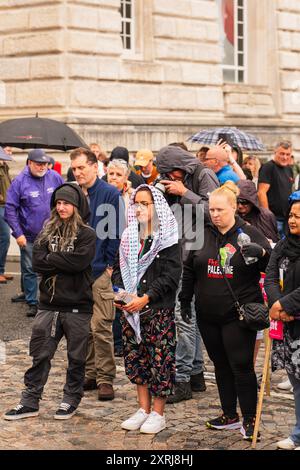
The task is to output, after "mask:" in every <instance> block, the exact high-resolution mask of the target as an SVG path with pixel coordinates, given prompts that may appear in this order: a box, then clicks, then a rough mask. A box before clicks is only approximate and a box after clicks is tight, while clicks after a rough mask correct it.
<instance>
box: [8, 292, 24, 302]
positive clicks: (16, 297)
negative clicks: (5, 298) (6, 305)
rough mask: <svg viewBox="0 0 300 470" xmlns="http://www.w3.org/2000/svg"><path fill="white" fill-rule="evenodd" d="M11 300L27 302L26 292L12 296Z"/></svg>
mask: <svg viewBox="0 0 300 470" xmlns="http://www.w3.org/2000/svg"><path fill="white" fill-rule="evenodd" d="M10 300H11V302H13V303H16V302H26V299H25V294H24V292H22V294H16V295H14V296H13V297H11V299H10Z"/></svg>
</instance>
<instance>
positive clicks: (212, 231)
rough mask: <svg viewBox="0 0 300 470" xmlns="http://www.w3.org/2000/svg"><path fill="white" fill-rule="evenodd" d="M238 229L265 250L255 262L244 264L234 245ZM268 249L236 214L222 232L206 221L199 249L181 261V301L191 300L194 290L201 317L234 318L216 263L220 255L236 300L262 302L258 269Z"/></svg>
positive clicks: (226, 319) (261, 236)
mask: <svg viewBox="0 0 300 470" xmlns="http://www.w3.org/2000/svg"><path fill="white" fill-rule="evenodd" d="M238 228H241V229H242V231H243V232H245V233H247V234H248V235H249V236H250V239H251V241H252V242H255V243H258V244H259V245H260V246H262V247H263V248H264V249H265V250H266V255H265V256H264V257H263V258H261V259H260V260H259V261H258V262H257V263H253V264H250V265H247V264H245V261H244V259H243V257H242V255H241V252H240V247H239V246H238V244H237V237H238V232H237V229H238ZM220 249H221V250H220ZM270 252H271V247H270V245H269V243H268V241H267V239H266V238H265V237H264V236H263V235H262V234H261V233H260V232H259V231H258V230H257V229H256V228H255V227H252V226H251V225H248V224H246V223H245V222H244V221H243V220H242V219H240V218H239V217H237V218H236V223H235V225H234V226H233V227H232V228H231V229H230V230H229V231H228V232H227V233H226V234H224V235H222V234H221V233H220V232H219V231H218V230H217V229H216V227H214V226H213V225H212V224H211V223H208V224H207V225H206V226H205V228H204V244H203V247H202V249H201V250H197V251H191V252H190V253H189V256H188V258H187V260H186V262H185V263H184V270H183V281H182V291H181V293H180V296H179V298H180V301H181V302H182V303H185V302H190V301H191V300H192V297H193V294H194V293H195V307H196V313H197V317H198V318H199V319H200V320H206V321H210V322H220V323H227V322H229V321H232V320H234V319H237V318H238V316H237V313H236V310H235V308H234V300H233V298H232V295H231V293H230V291H229V289H228V287H227V284H226V282H225V281H224V279H223V275H222V271H221V268H220V267H219V266H218V260H219V257H220V255H221V259H222V261H220V262H221V264H222V267H223V266H225V272H226V277H227V279H228V280H229V282H230V285H231V287H232V289H233V291H234V293H235V295H236V297H237V298H238V300H239V302H240V303H241V304H244V303H246V302H259V303H263V298H262V293H261V289H260V286H259V280H260V272H261V271H264V270H265V268H266V265H267V263H268V260H269V255H270Z"/></svg>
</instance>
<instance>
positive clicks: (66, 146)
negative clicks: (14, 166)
mask: <svg viewBox="0 0 300 470" xmlns="http://www.w3.org/2000/svg"><path fill="white" fill-rule="evenodd" d="M0 145H2V146H11V147H17V148H21V149H26V148H50V149H56V150H63V151H67V150H72V149H75V148H77V147H85V148H88V146H87V144H86V143H85V142H84V140H83V139H82V138H81V137H79V135H78V134H77V133H76V132H75V131H73V129H71V128H70V127H69V126H67V125H66V124H65V123H63V122H60V121H55V120H54V119H46V118H40V117H38V116H36V117H32V118H19V119H9V120H7V121H3V122H2V123H1V124H0Z"/></svg>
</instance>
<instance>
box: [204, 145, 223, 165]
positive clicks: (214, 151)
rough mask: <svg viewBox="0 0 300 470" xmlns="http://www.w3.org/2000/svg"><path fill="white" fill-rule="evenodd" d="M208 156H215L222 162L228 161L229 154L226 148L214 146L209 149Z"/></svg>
mask: <svg viewBox="0 0 300 470" xmlns="http://www.w3.org/2000/svg"><path fill="white" fill-rule="evenodd" d="M206 158H215V159H216V160H218V162H220V163H223V162H224V163H227V162H228V155H227V153H226V150H224V149H222V148H218V147H213V148H211V149H209V151H208V152H207V154H206Z"/></svg>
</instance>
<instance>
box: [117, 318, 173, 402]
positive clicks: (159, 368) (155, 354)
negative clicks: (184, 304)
mask: <svg viewBox="0 0 300 470" xmlns="http://www.w3.org/2000/svg"><path fill="white" fill-rule="evenodd" d="M121 322H122V333H123V354H124V362H125V372H126V375H127V376H128V378H129V380H130V381H131V382H132V383H135V384H137V385H145V384H148V386H149V391H150V393H151V395H153V396H156V397H167V396H168V395H170V394H171V393H172V391H173V387H174V383H175V349H176V332H175V319H174V309H163V310H151V311H150V312H149V313H147V314H145V315H141V336H142V342H141V343H140V344H137V342H136V339H135V334H134V331H133V329H132V328H131V326H130V325H129V323H128V322H127V321H126V319H125V317H124V316H122V319H121Z"/></svg>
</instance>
